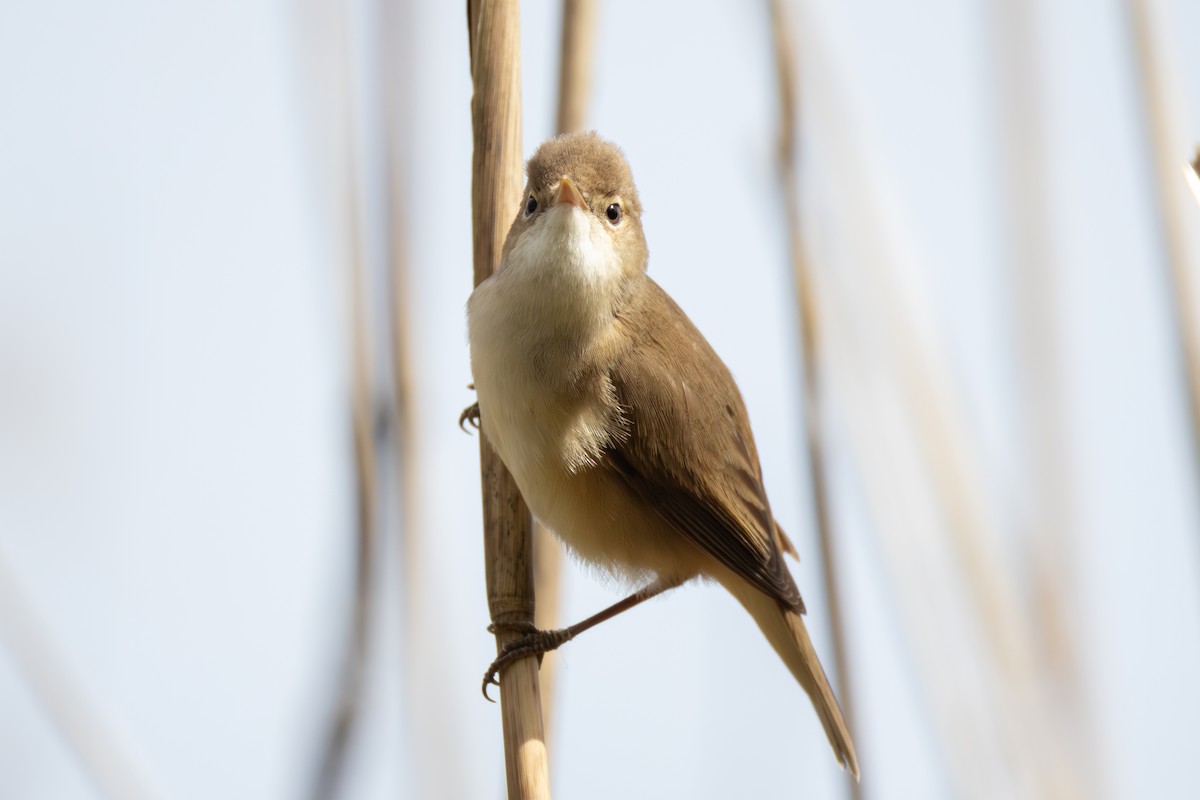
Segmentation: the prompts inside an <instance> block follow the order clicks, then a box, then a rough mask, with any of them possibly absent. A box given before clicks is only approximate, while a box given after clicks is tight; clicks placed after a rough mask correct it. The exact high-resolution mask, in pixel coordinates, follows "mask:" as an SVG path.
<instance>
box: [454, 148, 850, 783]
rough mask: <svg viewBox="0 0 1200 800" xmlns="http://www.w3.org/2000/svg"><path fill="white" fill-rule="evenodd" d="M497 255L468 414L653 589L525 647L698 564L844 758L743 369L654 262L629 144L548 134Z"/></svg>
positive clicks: (623, 573)
mask: <svg viewBox="0 0 1200 800" xmlns="http://www.w3.org/2000/svg"><path fill="white" fill-rule="evenodd" d="M527 173H528V178H529V180H528V183H527V185H526V187H525V193H524V195H523V200H522V204H521V208H520V210H519V211H518V212H517V217H516V219H515V220H514V221H513V224H512V228H511V229H510V230H509V233H508V238H507V239H506V240H505V243H504V250H503V252H502V254H501V259H500V268H499V270H498V271H497V272H496V274H495V275H493V276H492V277H491V278H489V279H488V280H486V281H484V282H483V283H481V284H480V285H479V286H478V288H476V289H475V291H474V293H473V294H472V295H471V299H470V302H469V304H468V324H469V329H470V340H471V369H472V372H473V373H474V378H475V389H476V391H477V393H478V394H477V396H478V407H477V408H474V409H469V410H468V411H467V412H464V418H468V417H470V418H474V416H475V413H478V420H479V421H480V422H481V423H482V429H483V433H484V435H485V436H486V437H487V439H488V441H489V442H490V443H491V445H492V446H493V447H494V448H495V449H496V452H497V453H498V454H499V455H500V458H501V459H502V460H503V461H504V464H505V465H506V466H507V467H508V469H509V471H510V472H512V474H513V477H514V478H515V479H516V482H517V486H518V487H520V489H521V493H522V494H523V495H524V497H525V499H526V501H527V502H528V503H529V507H530V508H531V509H532V511H533V513H534V514H535V515H537V517H538V518H539V519H541V520H542V521H543V522H545V523H546V525H547V526H549V527H550V528H551V529H552V530H554V532H555V533H556V534H557V535H558V536H559V538H561V539H562V541H563V542H564V543H565V544H566V545H567V547H569V548H570V549H571V550H572V551H573V552H574V553H575V554H576V555H577V556H578V557H579V558H580V559H582V560H583V561H585V562H587V563H589V564H591V565H595V566H598V567H600V568H602V569H604V570H607V571H609V572H610V573H612V574H614V575H617V576H619V577H621V578H623V579H626V580H629V581H633V582H636V584H637V585H641V586H643V587H644V588H642V589H641V590H639V591H638V592H636V593H635V594H634V595H632V596H631V597H629V598H627V599H626V600H623V601H621V602H620V603H617V604H616V605H614V606H613V607H612V608H609V609H606V610H605V611H602V612H600V613H599V614H597V615H595V616H594V617H591V618H589V619H588V620H584V621H583V622H582V623H579V624H578V625H573V626H571V627H570V628H566V629H564V630H562V631H545V632H542V631H531V632H528V634H527V635H526V636H525V637H523V638H521V639H517V640H515V641H514V642H513V643H510V645H509V646H508V647H507V648H505V650H504V651H503V652H502V654H501V656H500V658H498V659H497V660H496V662H494V663H493V665H492V668H491V669H490V670H489V672H488V675H487V676H486V677H485V683H484V689H485V693H486V688H487V684H488V682H490V681H492V679H493V676H494V675H495V673H496V672H497V671H499V670H500V669H502V668H503V667H504V666H505V665H506V664H508V663H511V661H513V660H515V659H517V658H521V657H524V656H527V655H532V654H537V653H541V652H545V651H546V650H550V649H553V648H555V647H557V646H558V645H560V644H561V643H562V642H564V641H566V640H568V639H570V638H572V637H573V636H574V635H575V634H577V633H579V632H581V631H583V630H585V629H587V628H589V627H591V626H592V625H595V624H597V623H598V622H601V621H603V620H604V619H608V618H610V617H612V616H614V615H615V614H617V613H620V612H621V611H624V610H626V609H628V608H631V607H633V606H635V605H637V604H638V603H640V602H642V601H643V600H646V599H648V598H650V597H653V596H654V595H656V594H659V593H661V592H663V591H665V590H667V589H670V588H673V587H675V586H678V585H680V584H681V583H684V582H685V581H689V580H691V579H693V578H697V577H707V578H711V579H713V580H716V581H717V582H719V583H720V584H721V585H722V586H724V587H725V588H726V589H728V590H729V591H730V592H731V593H732V594H733V596H734V597H736V598H737V599H738V601H739V602H740V603H741V604H742V605H743V606H744V607H745V608H746V610H747V611H749V612H750V615H751V616H752V617H754V620H755V622H757V623H758V626H759V628H761V629H762V632H763V633H764V634H765V635H766V637H767V640H768V641H769V642H770V643H771V645H772V647H774V648H775V651H776V652H777V653H778V654H779V656H780V658H782V659H783V662H784V663H785V664H786V665H787V667H788V669H789V670H790V671H791V673H792V675H794V676H795V678H796V680H797V681H799V682H800V685H801V686H802V687H803V688H804V691H806V692H807V693H808V696H809V697H810V698H811V700H812V703H813V707H814V708H815V709H816V712H817V716H818V717H820V719H821V724H822V725H823V726H824V728H825V733H826V735H827V736H828V737H829V742H830V744H832V745H833V750H834V754H835V755H836V756H837V759H838V762H839V763H841V764H842V766H844V767H845V768H846V769H848V770H849V771H850V772H851V774H853V775H854V777H855V778H857V777H858V762H857V759H856V758H855V754H854V744H853V742H852V741H851V739H850V733H849V731H848V730H847V729H846V722H845V720H844V719H843V718H842V712H841V709H840V708H839V707H838V703H837V700H836V699H835V698H834V696H833V691H832V689H831V688H830V686H829V681H828V680H827V679H826V677H825V673H824V670H822V668H821V662H820V661H819V660H818V659H817V653H816V651H815V650H814V649H813V644H812V641H811V640H810V639H809V636H808V631H807V630H806V629H805V627H804V621H803V620H802V618H801V615H802V614H803V613H804V602H803V601H802V600H801V599H800V592H799V590H798V589H797V588H796V583H795V581H794V580H792V576H791V573H790V572H788V568H787V566H786V564H784V561H783V553H784V552H785V551H786V552H790V553H792V554H793V555H795V549H794V548H793V547H792V544H791V542H789V541H788V539H787V537H786V536H784V534H783V531H782V530H781V529H780V527H779V525H778V524H777V523H776V522H775V519H774V517H772V515H771V508H770V505H769V504H768V503H767V495H766V491H765V490H764V488H763V481H762V470H761V468H760V466H759V462H758V453H757V451H756V449H755V446H754V438H753V436H752V435H751V433H750V422H749V419H748V418H747V416H746V408H745V405H744V404H743V402H742V397H741V394H740V393H739V392H738V389H737V386H736V384H735V383H734V380H733V376H732V375H730V373H729V370H728V369H727V368H726V367H725V365H724V364H723V363H722V362H721V359H720V358H719V357H718V356H717V354H716V353H715V352H714V351H713V349H712V347H711V346H710V345H709V344H708V342H707V341H705V339H704V337H703V336H702V335H701V334H700V332H699V331H698V330H696V328H695V326H694V325H693V324H692V322H691V320H689V319H688V318H687V316H686V315H685V314H684V313H683V311H682V310H680V308H679V306H677V305H676V304H675V303H674V302H673V301H672V300H671V298H670V297H668V296H667V294H666V292H664V291H663V290H662V289H661V288H660V287H659V285H658V284H657V283H655V282H654V281H653V280H651V279H650V278H649V277H648V276H647V275H646V262H647V250H646V239H645V235H644V234H643V232H642V221H641V216H642V206H641V203H639V202H638V195H637V189H636V188H634V184H633V175H632V173H631V172H630V169H629V165H628V164H627V163H626V161H625V157H624V155H623V154H622V153H621V151H620V150H619V149H617V147H616V146H614V145H612V144H611V143H609V142H607V141H605V140H603V139H601V138H600V137H598V136H597V135H596V134H594V133H585V134H568V135H564V136H560V137H558V138H556V139H552V140H550V141H548V142H546V143H544V144H543V145H542V146H541V147H539V148H538V150H537V152H536V153H535V154H534V156H533V158H531V159H530V160H529V163H528V165H527Z"/></svg>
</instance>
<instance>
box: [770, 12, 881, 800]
mask: <svg viewBox="0 0 1200 800" xmlns="http://www.w3.org/2000/svg"><path fill="white" fill-rule="evenodd" d="M770 8H771V30H772V34H773V40H774V47H775V68H776V79H777V82H778V84H779V162H780V175H779V177H780V181H781V183H782V184H783V190H784V196H785V198H786V203H785V206H786V213H787V218H786V220H785V224H786V225H787V236H788V250H789V253H790V256H791V262H792V277H793V281H794V284H795V291H796V306H797V315H798V322H799V327H800V331H799V333H800V353H801V355H800V357H801V359H802V361H803V364H802V368H803V371H804V408H805V411H806V414H805V437H806V447H805V454H806V456H807V458H808V474H809V490H810V496H811V497H812V503H813V516H814V519H815V522H816V528H817V544H818V547H819V549H820V554H819V555H820V559H821V573H822V578H823V580H824V590H825V608H826V609H827V611H828V613H829V630H830V635H831V637H832V639H833V670H834V673H835V675H836V676H837V693H838V700H839V702H840V703H841V706H842V714H843V715H844V716H845V718H846V724H847V725H848V726H849V728H850V732H851V734H853V733H854V732H855V730H856V729H857V726H856V724H855V717H854V687H853V685H852V684H851V679H850V660H849V656H848V654H847V648H846V622H845V618H844V617H843V615H842V602H841V585H840V583H839V579H838V574H839V573H838V568H837V551H836V549H835V547H834V542H833V536H832V531H831V527H832V523H831V522H830V519H829V490H828V486H827V483H826V469H825V448H824V439H823V436H822V427H821V426H822V422H823V419H824V415H823V414H822V413H821V387H820V384H819V381H820V379H821V373H820V368H819V366H820V365H819V360H820V357H821V350H820V318H819V316H818V312H817V303H816V297H815V296H814V294H813V287H812V276H811V275H810V274H809V269H808V261H807V258H808V253H807V251H806V250H805V245H804V240H803V235H802V232H801V230H800V193H799V189H798V186H797V180H798V175H797V170H798V168H799V167H798V161H799V159H798V156H797V145H796V120H797V119H798V116H797V115H798V111H799V103H798V95H797V92H796V79H795V57H794V52H795V45H794V43H793V41H792V35H791V28H790V27H789V26H790V25H791V20H790V18H789V17H788V15H787V14H786V13H785V12H784V8H783V2H782V0H770ZM847 776H848V777H849V774H847ZM846 785H847V787H848V790H849V793H850V797H851V798H854V800H858V798H861V797H862V784H861V783H859V782H858V781H856V780H852V779H848V780H847V781H846Z"/></svg>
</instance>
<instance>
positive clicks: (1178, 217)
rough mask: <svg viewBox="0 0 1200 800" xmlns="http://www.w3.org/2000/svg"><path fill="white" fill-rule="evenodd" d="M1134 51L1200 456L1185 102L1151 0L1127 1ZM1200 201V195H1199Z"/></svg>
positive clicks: (1197, 251) (1199, 353) (1199, 260)
mask: <svg viewBox="0 0 1200 800" xmlns="http://www.w3.org/2000/svg"><path fill="white" fill-rule="evenodd" d="M1126 7H1127V9H1128V14H1129V22H1130V27H1131V29H1132V30H1131V35H1132V36H1133V45H1134V47H1133V49H1134V53H1135V54H1136V57H1137V70H1136V71H1137V79H1138V81H1139V82H1140V85H1141V98H1142V109H1143V116H1144V117H1145V119H1146V124H1147V128H1148V133H1149V139H1150V151H1151V152H1150V158H1151V164H1152V169H1153V173H1154V186H1155V190H1156V192H1157V194H1158V206H1159V213H1160V214H1161V216H1162V229H1161V235H1162V237H1163V241H1164V244H1165V245H1166V258H1167V264H1168V268H1169V271H1170V276H1171V283H1172V286H1173V289H1174V291H1173V292H1172V294H1173V296H1174V300H1175V323H1176V326H1177V329H1178V336H1179V342H1180V350H1181V352H1182V355H1183V371H1184V376H1185V379H1186V382H1187V390H1188V410H1189V412H1190V419H1191V425H1192V446H1193V453H1194V456H1195V457H1196V458H1197V459H1200V309H1198V308H1197V303H1198V302H1200V299H1198V297H1197V291H1198V290H1200V285H1198V281H1200V272H1198V270H1200V243H1198V242H1197V231H1198V229H1200V226H1198V225H1197V222H1196V209H1195V208H1194V207H1192V204H1191V202H1190V201H1189V200H1187V199H1186V198H1187V192H1186V190H1185V189H1184V186H1185V185H1187V183H1188V182H1189V181H1187V180H1186V178H1185V180H1180V171H1179V168H1180V166H1184V167H1185V169H1186V165H1185V164H1184V162H1186V160H1187V152H1188V147H1189V144H1190V143H1189V142H1188V140H1187V138H1186V131H1187V125H1186V120H1185V118H1184V109H1186V108H1187V103H1186V101H1185V99H1184V92H1183V90H1182V88H1181V87H1180V86H1179V76H1180V74H1181V73H1180V71H1179V59H1178V58H1177V57H1176V56H1175V53H1174V47H1173V46H1172V40H1171V34H1172V33H1173V32H1174V31H1175V30H1176V29H1175V28H1174V27H1172V26H1170V25H1169V24H1168V23H1167V20H1166V14H1167V10H1166V9H1165V8H1164V7H1163V6H1162V4H1161V3H1157V2H1154V0H1127V3H1126ZM1197 199H1198V200H1200V195H1197Z"/></svg>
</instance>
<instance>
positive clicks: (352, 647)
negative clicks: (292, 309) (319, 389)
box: [312, 4, 380, 800]
mask: <svg viewBox="0 0 1200 800" xmlns="http://www.w3.org/2000/svg"><path fill="white" fill-rule="evenodd" d="M335 13H336V14H337V21H336V26H335V31H336V34H335V35H336V36H337V37H338V41H337V43H336V45H335V49H336V51H337V55H338V58H337V66H338V68H339V69H340V75H339V79H340V80H339V81H338V85H337V89H338V92H339V95H340V96H339V97H338V101H339V102H338V113H340V115H341V125H340V144H341V146H342V148H343V153H342V158H341V159H340V167H341V173H342V174H341V176H340V177H341V178H342V199H343V210H344V216H343V221H342V229H343V231H344V234H343V235H344V239H345V256H346V261H345V264H346V272H347V279H346V293H347V295H348V296H349V301H350V311H349V314H348V318H349V321H350V337H349V338H350V346H351V355H350V367H351V386H350V417H351V419H350V423H351V432H352V439H353V446H354V489H355V535H354V578H353V581H354V584H353V585H354V598H353V610H352V616H351V622H350V630H349V634H348V637H347V641H346V652H345V654H344V656H343V663H342V665H341V674H340V675H339V677H338V686H337V694H336V697H335V701H334V708H333V712H332V718H331V719H330V722H329V729H328V732H327V734H326V741H325V747H324V751H323V752H322V755H321V758H320V761H319V762H318V766H317V774H316V780H315V782H314V784H313V791H312V798H313V800H325V798H333V797H336V796H337V795H338V794H339V787H340V785H341V782H342V775H343V773H344V771H345V765H346V755H347V753H348V751H349V747H350V742H351V738H352V736H353V733H354V729H355V726H356V725H357V721H358V715H359V709H360V706H361V704H362V694H363V690H364V688H365V684H366V672H367V661H368V657H369V655H370V638H371V628H372V624H373V623H374V620H375V611H374V600H375V579H374V572H375V570H374V565H375V551H376V542H377V541H378V532H379V509H380V505H379V476H378V465H379V462H378V454H377V452H376V438H375V403H374V396H375V395H374V377H373V375H372V368H371V364H372V357H371V330H372V328H371V320H370V313H369V308H370V302H369V299H368V288H367V284H368V275H367V265H366V248H365V245H364V238H365V236H366V231H365V224H366V223H365V219H364V215H363V212H362V187H361V186H360V183H359V169H360V167H361V164H362V153H361V152H360V146H359V139H358V135H357V133H358V118H357V107H356V105H355V103H354V95H355V80H354V78H355V71H354V69H353V59H354V46H353V41H352V38H353V27H352V25H351V19H350V14H351V10H350V7H349V6H348V5H344V4H342V5H338V6H337V8H336V10H335Z"/></svg>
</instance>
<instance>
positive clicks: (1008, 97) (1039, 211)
mask: <svg viewBox="0 0 1200 800" xmlns="http://www.w3.org/2000/svg"><path fill="white" fill-rule="evenodd" d="M1043 9H1044V6H1042V5H1041V4H1039V3H1037V2H1036V1H1035V0H992V2H991V3H989V8H988V12H989V13H988V14H987V15H986V17H987V21H986V27H987V34H986V35H987V36H988V37H989V38H990V40H991V49H992V51H993V53H992V56H993V58H994V63H995V67H994V74H995V87H996V91H995V92H994V95H993V96H994V97H995V98H996V107H995V111H994V112H993V113H994V116H993V119H994V120H995V122H996V127H997V129H998V130H999V132H1000V135H999V136H998V137H997V144H998V146H999V149H1000V152H999V153H998V154H997V157H996V158H995V159H992V160H991V163H994V164H997V165H998V168H997V174H998V176H999V178H1000V194H1001V202H1002V206H1001V208H1000V213H999V214H998V218H999V220H1000V223H999V230H1000V231H1002V234H1001V235H999V236H998V237H997V244H998V250H999V251H1000V253H1001V256H1002V257H1003V258H1004V261H1005V262H1006V263H1005V264H1004V266H1005V270H1004V271H1005V272H1006V273H1007V274H1008V275H1009V276H1010V281H1011V283H1010V285H1011V286H1012V290H1013V291H1012V296H1011V298H1010V306H1011V308H1012V311H1013V320H1014V321H1013V324H1012V327H1011V330H1012V335H1013V337H1014V340H1015V344H1016V354H1017V361H1018V363H1019V369H1020V371H1021V373H1022V374H1021V378H1023V380H1020V381H1019V383H1020V391H1019V393H1018V394H1019V397H1020V398H1021V406H1022V409H1021V411H1022V412H1023V413H1022V414H1021V417H1022V418H1023V420H1022V421H1023V423H1024V424H1023V427H1024V436H1023V440H1024V447H1023V448H1022V449H1023V461H1024V464H1025V470H1024V471H1025V474H1026V475H1027V476H1028V477H1029V480H1028V486H1029V491H1030V494H1031V497H1030V500H1031V502H1030V504H1029V507H1030V508H1031V509H1032V517H1031V519H1029V520H1028V523H1027V525H1026V527H1027V528H1028V530H1027V531H1026V536H1025V537H1024V539H1025V541H1024V548H1025V551H1026V553H1027V554H1028V560H1027V564H1028V566H1029V570H1030V579H1031V586H1032V589H1033V595H1034V603H1035V608H1036V613H1035V614H1033V622H1034V627H1035V630H1036V632H1037V633H1038V634H1040V645H1041V653H1040V656H1041V658H1042V660H1043V664H1044V675H1045V679H1046V681H1047V684H1048V685H1047V686H1046V687H1044V689H1043V690H1044V691H1046V692H1047V693H1048V694H1049V696H1050V697H1052V698H1055V699H1057V700H1058V702H1053V703H1048V705H1049V707H1050V708H1051V712H1052V713H1051V715H1050V722H1051V723H1053V724H1055V725H1056V734H1055V738H1057V739H1058V740H1059V741H1060V742H1062V743H1064V746H1063V747H1062V755H1063V756H1064V757H1065V758H1064V760H1063V762H1062V763H1061V764H1060V765H1059V769H1061V770H1063V771H1064V772H1071V773H1073V776H1074V777H1073V779H1072V785H1074V786H1075V787H1076V791H1078V792H1079V793H1081V794H1082V795H1083V796H1086V797H1089V798H1099V797H1101V796H1102V794H1101V792H1102V788H1101V787H1102V786H1103V783H1104V781H1103V779H1102V777H1101V776H1100V774H1099V770H1100V768H1101V764H1100V762H1099V759H1098V758H1097V757H1096V755H1095V751H1096V750H1097V748H1098V745H1097V744H1096V742H1095V740H1094V738H1095V737H1094V730H1095V728H1094V726H1093V724H1092V722H1093V720H1092V719H1091V714H1090V710H1089V697H1088V684H1087V681H1086V676H1085V674H1084V669H1083V665H1082V664H1081V663H1080V656H1079V652H1078V643H1077V641H1076V639H1077V637H1076V635H1075V626H1076V623H1077V621H1078V617H1079V615H1078V612H1077V602H1078V601H1077V598H1078V591H1079V588H1078V578H1077V572H1078V570H1077V567H1076V565H1077V564H1078V562H1079V557H1078V544H1077V542H1078V535H1079V532H1078V530H1077V527H1078V522H1077V519H1076V514H1075V506H1074V501H1075V491H1074V484H1073V482H1072V480H1071V479H1070V476H1071V465H1070V463H1069V461H1070V457H1069V454H1070V450H1071V443H1070V440H1069V432H1070V425H1069V422H1070V417H1069V413H1068V410H1067V409H1068V405H1067V401H1068V398H1067V396H1066V395H1067V389H1066V386H1065V385H1064V378H1063V359H1064V357H1065V355H1066V354H1065V353H1064V352H1063V350H1064V347H1065V345H1064V342H1063V339H1062V335H1061V331H1060V326H1059V319H1060V316H1061V315H1060V313H1059V311H1058V309H1059V308H1060V301H1061V299H1062V298H1061V297H1060V295H1059V292H1058V289H1059V286H1058V285H1057V283H1058V282H1057V281H1056V278H1057V277H1058V272H1059V270H1058V268H1057V267H1058V264H1059V262H1060V259H1059V258H1058V257H1057V256H1058V254H1057V253H1056V252H1055V251H1056V247H1055V244H1056V238H1055V223H1056V222H1057V220H1056V218H1055V209H1054V204H1053V202H1052V201H1053V198H1054V186H1053V176H1054V174H1055V172H1054V169H1053V164H1052V163H1051V159H1050V151H1049V142H1048V140H1047V137H1048V136H1049V129H1048V125H1049V120H1048V118H1047V115H1046V113H1045V112H1046V102H1047V101H1046V98H1045V92H1044V89H1043V84H1044V83H1045V80H1044V72H1043V71H1042V67H1043V65H1044V64H1045V58H1044V57H1043V54H1044V53H1046V52H1047V51H1046V48H1045V45H1044V44H1043V37H1042V26H1041V25H1040V24H1039V23H1040V21H1041V19H1040V18H1039V14H1041V13H1043Z"/></svg>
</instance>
